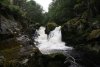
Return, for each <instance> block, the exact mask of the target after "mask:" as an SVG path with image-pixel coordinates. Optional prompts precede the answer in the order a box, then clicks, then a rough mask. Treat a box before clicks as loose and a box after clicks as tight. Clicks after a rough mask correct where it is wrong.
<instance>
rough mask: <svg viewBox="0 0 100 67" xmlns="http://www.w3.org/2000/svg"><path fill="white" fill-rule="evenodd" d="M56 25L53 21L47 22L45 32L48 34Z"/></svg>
mask: <svg viewBox="0 0 100 67" xmlns="http://www.w3.org/2000/svg"><path fill="white" fill-rule="evenodd" d="M57 26H58V25H57V24H56V23H54V22H51V23H50V22H49V23H48V24H47V25H46V33H47V34H49V32H50V31H52V30H54V29H55V27H57Z"/></svg>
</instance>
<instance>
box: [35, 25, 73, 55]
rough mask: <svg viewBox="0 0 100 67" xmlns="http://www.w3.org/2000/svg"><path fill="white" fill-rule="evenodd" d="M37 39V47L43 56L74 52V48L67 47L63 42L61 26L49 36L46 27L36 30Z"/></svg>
mask: <svg viewBox="0 0 100 67" xmlns="http://www.w3.org/2000/svg"><path fill="white" fill-rule="evenodd" d="M36 33H37V35H38V36H37V37H35V43H36V47H38V48H39V50H40V51H41V53H42V54H51V53H56V52H59V51H67V50H72V49H73V48H72V47H68V46H65V42H62V40H61V37H62V35H61V26H59V27H56V28H55V29H54V30H53V31H51V32H50V34H49V35H47V34H45V27H40V29H39V30H36Z"/></svg>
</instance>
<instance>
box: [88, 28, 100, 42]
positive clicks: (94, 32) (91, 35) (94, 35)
mask: <svg viewBox="0 0 100 67" xmlns="http://www.w3.org/2000/svg"><path fill="white" fill-rule="evenodd" d="M99 37H100V29H96V30H92V31H91V32H90V33H89V36H88V38H87V39H88V40H91V39H96V38H99Z"/></svg>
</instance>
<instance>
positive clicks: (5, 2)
mask: <svg viewBox="0 0 100 67" xmlns="http://www.w3.org/2000/svg"><path fill="white" fill-rule="evenodd" d="M0 3H2V4H5V5H9V4H10V1H9V0H0Z"/></svg>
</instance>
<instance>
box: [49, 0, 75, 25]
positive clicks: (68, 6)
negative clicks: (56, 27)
mask: <svg viewBox="0 0 100 67" xmlns="http://www.w3.org/2000/svg"><path fill="white" fill-rule="evenodd" d="M74 4H75V0H66V1H65V0H54V1H53V2H52V3H51V5H50V7H49V12H48V14H49V19H50V21H55V22H57V24H63V23H64V22H66V21H67V20H69V19H70V18H72V17H74V10H73V7H74Z"/></svg>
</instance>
